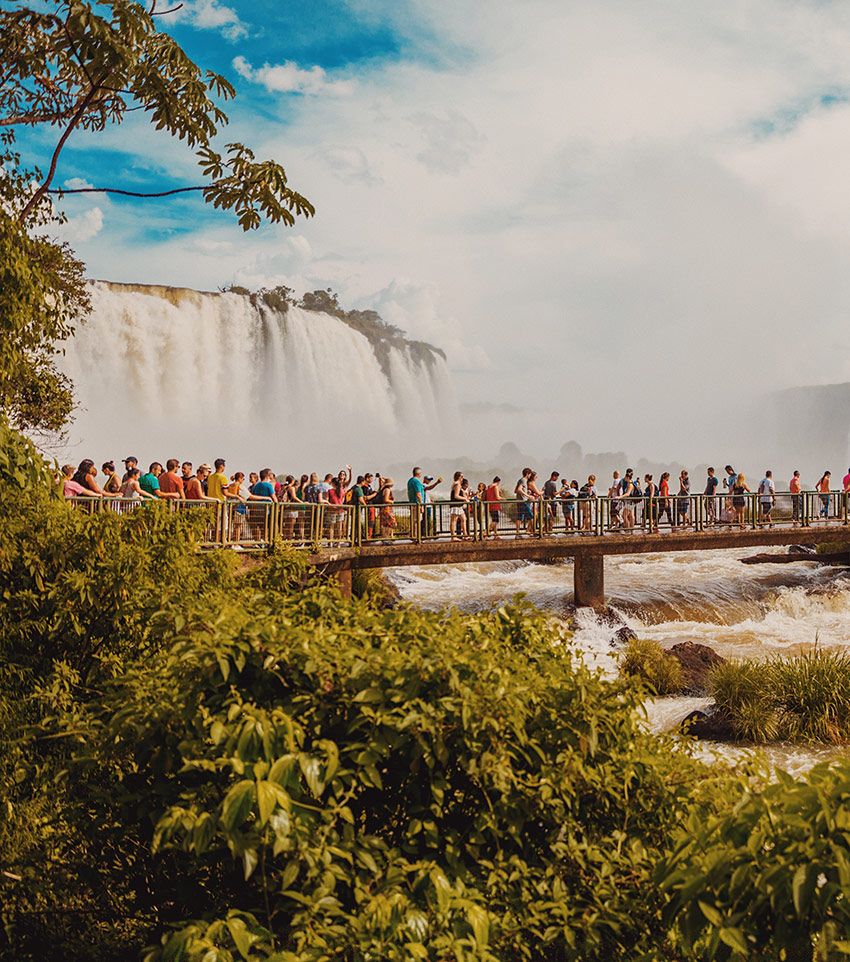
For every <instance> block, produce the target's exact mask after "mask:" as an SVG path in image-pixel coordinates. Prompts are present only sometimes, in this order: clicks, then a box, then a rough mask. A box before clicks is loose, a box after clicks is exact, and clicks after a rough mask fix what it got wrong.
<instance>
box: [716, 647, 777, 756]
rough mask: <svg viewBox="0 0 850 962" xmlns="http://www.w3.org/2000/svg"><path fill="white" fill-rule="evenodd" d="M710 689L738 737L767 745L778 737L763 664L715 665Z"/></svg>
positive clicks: (774, 713)
mask: <svg viewBox="0 0 850 962" xmlns="http://www.w3.org/2000/svg"><path fill="white" fill-rule="evenodd" d="M708 690H709V694H710V695H711V696H712V698H714V703H715V705H716V706H717V711H718V712H719V713H720V714H721V715H722V716H723V717H724V718H726V719H728V720H729V722H730V723H731V725H732V729H733V731H734V732H735V734H736V736H737V737H738V738H740V739H742V740H744V741H753V742H767V741H773V740H774V739H775V738H776V737H777V734H778V732H779V721H778V718H777V713H776V709H775V706H774V703H773V700H772V697H771V692H770V690H769V687H768V685H767V678H766V673H765V669H764V664H763V663H760V662H755V661H727V662H724V663H723V664H720V665H716V666H715V667H714V668H712V669H711V671H710V672H709V675H708Z"/></svg>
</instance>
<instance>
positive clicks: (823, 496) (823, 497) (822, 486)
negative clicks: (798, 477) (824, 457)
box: [815, 471, 832, 521]
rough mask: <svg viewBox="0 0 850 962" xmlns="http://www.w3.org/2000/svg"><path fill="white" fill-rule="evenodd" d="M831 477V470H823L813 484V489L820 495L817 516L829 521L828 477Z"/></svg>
mask: <svg viewBox="0 0 850 962" xmlns="http://www.w3.org/2000/svg"><path fill="white" fill-rule="evenodd" d="M831 477H832V472H830V471H824V473H823V474H822V475H821V479H820V481H818V483H817V484H816V485H815V490H816V491H817V492H818V494H819V495H820V505H821V507H820V511H819V512H818V514H819V516H820V517H821V518H823V519H824V521H829V479H830V478H831Z"/></svg>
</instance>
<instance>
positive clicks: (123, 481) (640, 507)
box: [57, 456, 850, 540]
mask: <svg viewBox="0 0 850 962" xmlns="http://www.w3.org/2000/svg"><path fill="white" fill-rule="evenodd" d="M122 463H123V465H124V471H123V473H119V471H118V470H117V469H116V466H115V462H114V461H107V462H105V463H104V464H103V465H102V466H101V469H100V472H98V469H97V466H96V465H95V463H94V462H93V461H92V460H90V459H85V460H83V461H82V462H80V464H79V465H78V466H77V467H76V468H75V467H74V466H73V465H64V466H63V467H62V473H61V477H60V478H59V479H57V480H58V481H59V482H60V484H61V486H62V492H63V494H64V496H65V497H66V498H117V499H123V500H129V501H141V500H143V499H152V500H156V499H165V500H185V501H190V502H219V503H222V502H224V503H226V502H236V504H237V508H236V510H237V511H239V512H241V513H242V514H246V513H247V506H248V505H249V504H250V503H251V502H260V503H263V502H264V503H266V504H268V503H282V504H284V505H288V506H289V507H288V509H285V510H284V514H285V517H286V518H287V519H288V521H289V522H290V524H289V527H290V528H291V530H289V531H287V532H285V534H287V535H288V536H290V537H300V536H303V530H300V529H303V528H304V526H305V525H306V523H307V521H306V519H305V514H304V509H303V506H306V505H311V504H312V505H326V508H325V513H326V518H327V521H326V525H327V527H328V529H329V536H330V537H331V538H332V539H333V538H334V536H338V537H339V538H342V534H343V527H344V524H345V506H346V505H353V506H355V507H357V506H361V507H362V506H365V507H367V508H368V512H367V513H366V518H367V525H368V531H367V536H368V537H372V536H374V534H375V532H376V531H377V532H380V533H381V535H382V536H390V537H391V536H393V533H394V531H395V529H396V527H397V516H396V509H395V507H394V505H395V504H396V497H395V488H396V482H395V480H394V479H393V478H391V477H385V476H382V475H381V474H380V473H378V472H376V473H374V474H373V473H371V472H366V473H365V474H362V475H357V476H356V477H355V476H354V474H353V473H352V469H351V466H350V465H346V466H345V468H343V469H342V470H340V471H338V472H337V473H336V474H333V473H330V472H329V473H326V474H324V475H319V474H317V473H315V472H314V473H312V474H302V475H300V476H295V475H293V474H278V473H276V472H274V471H273V470H272V469H271V468H263V469H262V470H260V471H255V472H250V473H249V474H248V475H247V476H246V475H245V473H244V472H243V471H236V472H234V473H232V474H229V473H228V471H227V462H226V461H225V459H224V458H218V459H216V461H215V462H214V463H213V465H209V464H201V465H198V467H197V468H196V467H195V466H194V465H193V464H192V463H191V462H190V461H183V462H181V461H180V460H179V459H178V458H171V459H169V460H167V461H166V462H165V466H163V465H162V464H161V463H160V462H159V461H154V462H152V463H151V464H150V465H149V467H148V469H147V471H144V472H143V471H142V470H141V468H140V467H139V460H138V458H136V457H133V456H129V457H126V458H124V460H123V462H122ZM100 475H102V476H103V480H102V481H99V480H98V478H99V477H100ZM442 483H443V478H442V477H434V476H431V475H426V474H423V471H422V469H421V468H420V467H415V468H414V469H413V471H412V474H411V477H410V479H409V480H408V482H407V486H406V496H407V504H409V505H410V506H411V507H410V514H409V516H410V519H411V521H410V524H411V525H414V524H418V525H421V526H422V533H423V535H424V534H426V533H427V532H428V530H429V529H431V528H433V519H434V504H435V502H434V500H433V494H432V492H433V491H434V489H435V488H437V487H438V486H439V485H441V484H442ZM830 486H831V473H830V472H829V471H824V473H823V474H822V475H821V477H820V479H819V480H818V482H817V483H816V484H815V486H814V492H815V493H816V496H817V499H818V501H817V504H818V512H819V516H820V517H821V518H823V519H825V520H826V519H828V518H829V515H830V504H831V487H830ZM838 490H839V491H843V493H844V494H848V495H850V468H848V471H847V474H846V475H845V476H844V478H843V481H842V487H841V488H839V489H838ZM787 491H788V495H789V499H790V520H791V522H792V524H795V525H796V524H799V523H800V522H801V520H802V510H803V509H802V503H803V497H804V488H803V483H802V480H801V477H800V472H799V471H794V473H793V476H792V477H791V479H790V480H789V482H788V488H787ZM695 493H699V494H702V495H703V497H702V498H701V499H698V501H697V500H695V499H694V498H693V497H692V495H693V494H695ZM748 495H749V497H748ZM600 499H604V503H605V504H606V505H607V511H606V512H605V515H604V518H603V522H604V527H605V529H606V530H617V531H625V532H629V531H633V530H634V529H635V528H636V527H637V526H638V525H641V526H642V527H643V528H644V529H648V530H649V531H650V532H654V531H659V530H660V526H661V525H663V526H664V529H665V530H668V531H671V532H675V531H683V530H687V529H688V528H690V527H696V525H697V521H699V523H700V524H701V525H702V526H707V527H711V526H716V525H726V526H729V527H732V526H739V527H744V526H745V523H746V522H745V517H746V515H747V510H748V505H749V506H750V507H751V508H752V506H753V504H755V506H756V507H757V512H758V521H759V523H760V524H763V525H768V526H771V525H773V523H774V517H773V514H774V508H775V506H776V500H777V487H776V484H775V482H774V480H773V472H772V471H765V473H764V477H763V478H762V479H761V480H760V481H759V482H758V483H757V484H756V485H755V486H754V487H751V485H750V482H749V481H748V480H747V477H746V475H745V474H744V473H743V472H742V471H736V470H735V469H734V468H733V467H732V465H730V464H727V465H726V467H725V468H724V475H723V477H722V479H721V478H720V477H718V475H717V472H716V471H715V469H714V468H708V470H707V475H706V478H705V482H704V485H703V486H702V490H699V491H694V490H693V489H692V486H691V479H690V477H689V475H688V472H687V471H686V470H683V471H681V472H680V473H679V476H678V479H676V480H675V481H674V480H673V479H671V476H670V472H668V471H664V472H663V473H662V474H661V475H660V477H659V478H658V481H657V482H656V480H655V479H654V477H653V475H652V474H645V475H644V477H643V479H642V480H641V478H640V477H638V476H636V474H635V472H634V471H633V469H632V468H627V469H626V470H625V471H624V472H623V473H622V474H621V473H620V472H619V471H614V472H613V475H612V477H611V481H610V483H609V484H608V485H607V486H605V485H604V484H600V482H599V480H598V479H597V477H596V475H594V474H591V475H589V476H588V478H587V480H586V481H585V482H584V483H583V484H581V485H580V484H579V482H578V480H575V479H573V480H568V479H567V478H566V477H562V476H561V474H560V472H558V471H552V472H551V473H550V474H549V477H548V478H547V479H546V480H545V481H543V482H542V483H541V481H540V478H539V475H538V473H537V472H536V471H534V470H533V469H532V468H525V469H524V470H523V471H522V474H521V476H520V477H519V479H518V480H517V482H516V484H515V485H514V486H513V488H512V489H511V488H510V487H507V488H506V487H504V486H503V483H502V479H501V478H500V477H498V476H497V477H494V478H493V479H492V481H490V482H489V483H485V482H483V481H482V482H480V483H478V484H477V486H476V487H473V486H472V484H471V483H470V481H469V480H468V479H467V478H466V477H465V476H464V474H463V472H462V471H456V472H455V473H454V476H453V478H452V481H451V489H450V493H449V497H448V500H447V502H445V503H447V506H448V518H449V525H448V526H449V535H450V537H451V538H452V540H455V539H461V540H462V539H466V538H469V537H470V530H471V524H472V518H473V512H474V513H475V517H476V518H477V520H478V521H479V522H480V523H481V526H482V528H483V529H484V533H485V534H486V535H487V536H489V537H493V538H498V537H499V536H500V535H501V534H504V533H505V526H506V522H507V527H508V530H510V529H511V527H513V528H515V533H516V537H524V536H526V535H533V534H539V533H540V532H541V531H542V532H543V533H553V532H554V531H556V530H558V529H560V530H563V531H567V532H570V531H576V532H579V533H580V532H582V531H590V530H591V529H592V528H593V527H594V525H597V526H598V525H599V521H600V517H601V516H600V514H599V508H598V504H599V502H600ZM697 503H698V504H699V506H700V507H699V510H700V512H701V516H700V518H699V519H696V518H695V517H694V516H693V515H694V510H695V505H696V504H697Z"/></svg>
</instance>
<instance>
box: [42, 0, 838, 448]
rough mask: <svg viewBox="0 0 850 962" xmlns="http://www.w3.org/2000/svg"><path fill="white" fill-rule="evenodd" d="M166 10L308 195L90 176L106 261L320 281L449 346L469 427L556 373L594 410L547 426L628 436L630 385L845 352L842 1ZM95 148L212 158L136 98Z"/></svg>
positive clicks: (147, 271) (180, 173)
mask: <svg viewBox="0 0 850 962" xmlns="http://www.w3.org/2000/svg"><path fill="white" fill-rule="evenodd" d="M168 19H169V29H171V30H173V31H174V33H175V34H176V35H177V36H178V37H179V39H180V40H181V42H183V43H184V44H185V46H186V48H187V50H188V51H189V52H190V54H192V55H193V56H194V57H195V58H196V59H197V60H198V61H199V62H201V63H202V64H203V65H205V66H210V67H212V68H214V69H216V70H219V71H221V72H223V73H225V74H226V75H227V76H229V77H230V78H231V79H232V80H233V81H234V82H235V84H236V86H237V89H238V98H237V100H236V101H235V102H233V103H232V104H230V105H229V106H228V112H229V114H230V116H231V121H232V123H231V126H230V128H229V129H228V131H227V134H226V136H227V137H231V138H234V139H239V140H243V141H245V142H247V143H250V144H251V145H252V146H254V147H255V148H256V149H257V153H258V155H259V156H273V157H275V158H276V159H278V160H279V161H280V162H282V163H283V164H284V165H285V167H286V169H287V172H288V175H289V177H290V181H291V183H292V184H293V186H294V187H295V188H296V189H298V190H300V191H301V192H303V193H305V194H306V195H307V196H308V197H310V199H311V200H312V201H313V202H314V203H315V204H316V208H317V216H316V218H315V219H313V220H310V221H302V222H299V223H298V224H297V225H296V226H295V227H294V228H291V229H285V228H282V227H264V228H262V229H261V230H259V231H257V232H253V233H251V234H249V235H244V234H242V233H241V232H240V231H239V229H238V228H237V227H236V225H235V223H234V222H233V220H232V218H231V217H229V216H228V215H222V214H218V213H216V212H213V211H210V210H208V209H205V208H204V206H203V205H202V204H201V203H199V202H198V200H197V198H191V199H182V200H177V201H169V202H167V203H155V204H153V203H148V202H145V203H132V202H121V201H118V200H116V199H110V198H105V197H93V196H88V197H85V198H74V199H72V200H69V202H68V205H67V207H68V213H69V216H70V223H69V225H68V226H67V228H66V236H67V237H68V238H69V240H71V242H72V243H73V244H74V245H75V246H76V247H77V249H78V250H79V251H80V253H81V255H82V256H83V257H84V258H85V259H86V261H87V264H88V266H89V270H90V272H91V273H92V275H94V276H98V277H106V278H109V279H114V280H124V281H147V282H160V283H170V284H177V285H185V286H194V287H198V288H203V289H215V288H217V287H219V286H222V285H225V284H229V283H238V284H244V285H245V286H249V287H258V286H263V285H265V286H269V285H273V284H278V283H286V284H288V285H289V286H291V287H294V288H295V289H296V290H298V291H302V290H306V289H314V288H317V287H328V286H330V287H333V288H334V289H335V290H337V291H339V292H340V296H341V299H342V301H343V302H344V303H348V304H351V305H353V306H372V307H376V308H377V309H378V310H380V311H381V312H382V313H383V314H384V315H385V316H386V318H387V320H389V321H391V322H392V323H395V324H397V325H398V326H400V327H402V328H404V329H406V330H408V331H409V332H410V333H411V334H413V335H414V336H416V337H421V338H424V339H428V340H431V341H433V342H435V343H437V344H439V345H440V346H441V347H443V348H445V349H446V351H447V353H448V357H449V362H450V365H451V367H452V370H453V372H454V377H455V381H456V386H457V390H458V394H459V397H460V400H461V402H466V401H469V402H473V403H475V404H476V405H477V410H479V411H481V410H486V409H487V406H488V405H492V408H493V411H494V412H499V413H498V417H499V418H500V419H501V421H500V423H496V424H491V425H490V426H489V427H487V428H486V432H485V429H484V427H483V426H482V425H479V424H478V423H477V422H476V423H475V424H474V425H473V426H472V427H473V431H474V432H475V433H476V434H479V433H480V434H481V436H482V437H483V436H484V434H485V433H486V434H487V436H488V437H489V436H491V435H492V436H493V437H494V438H497V437H498V438H500V439H501V440H504V438H507V437H513V438H514V439H516V440H521V438H522V434H523V432H525V434H528V435H532V434H535V433H536V434H539V435H541V436H542V435H545V434H546V433H547V430H548V429H547V427H546V424H545V419H544V420H541V418H540V417H538V416H537V412H538V410H539V408H540V398H541V397H542V398H544V399H547V400H548V401H549V403H550V405H552V406H553V409H555V410H560V405H564V407H565V412H566V413H565V415H564V416H565V417H569V416H570V412H574V411H576V410H580V411H581V417H580V420H581V423H580V424H578V425H576V427H575V429H574V430H572V429H569V428H567V427H564V428H563V429H562V428H559V429H558V431H557V437H558V438H559V439H562V438H563V437H564V436H566V435H567V434H572V435H574V436H576V437H579V438H580V439H581V438H588V437H597V438H598V437H604V438H606V439H607V441H606V443H607V444H608V445H609V446H610V447H612V448H617V447H628V448H629V449H631V450H634V449H636V447H639V446H641V444H642V433H643V434H645V436H646V438H647V439H649V438H652V439H655V438H657V431H656V427H655V424H654V423H647V424H646V425H644V424H642V423H640V422H639V423H637V424H635V423H634V418H625V417H624V416H623V414H622V405H623V403H624V401H623V399H624V398H629V399H640V403H641V404H642V405H643V406H644V407H645V408H646V409H647V410H651V411H659V410H665V409H667V408H670V407H674V408H675V407H676V406H679V407H681V406H682V405H685V404H693V405H696V406H697V407H699V406H702V407H704V408H713V407H715V406H716V405H717V404H718V398H719V397H720V395H721V392H722V391H725V389H726V387H727V386H728V385H730V384H731V385H734V386H735V390H738V391H740V392H741V396H742V397H744V396H747V397H755V396H758V394H759V393H761V392H764V391H768V390H772V389H774V388H779V387H784V386H790V385H793V384H805V383H825V382H830V381H842V380H848V379H850V325H848V323H847V311H848V303H850V270H848V266H850V265H848V255H850V188H848V186H847V178H846V176H845V174H844V171H845V169H846V159H847V157H848V155H850V102H848V91H850V5H847V4H846V3H840V2H830V0H799V2H791V0H738V2H736V3H734V4H718V5H709V4H682V3H680V2H677V0H646V2H644V3H641V4H634V3H633V2H631V0H606V3H604V4H587V3H583V2H578V0H524V2H522V3H516V2H513V0H511V2H508V0H457V2H452V3H448V2H447V0H396V2H391V0H327V2H325V0H314V2H311V3H310V2H302V0H296V2H287V3H283V4H279V3H273V2H271V0H252V2H246V0H227V2H220V0H192V2H190V3H187V5H186V6H185V7H184V8H183V9H182V10H181V12H180V13H179V14H178V15H177V17H173V18H168ZM24 142H25V143H26V144H27V146H33V147H35V146H36V145H35V143H34V141H32V140H28V141H24ZM104 177H106V178H108V180H109V182H110V183H112V184H115V185H118V186H134V187H141V186H142V185H145V184H148V185H150V186H151V187H161V186H162V185H164V184H169V185H171V184H187V183H194V182H196V175H195V171H194V169H193V161H192V157H191V154H190V153H189V152H188V151H186V150H185V148H184V147H183V146H182V145H180V144H177V143H174V142H171V141H169V139H168V138H165V137H162V136H161V135H157V134H155V133H154V132H152V131H151V130H150V129H148V128H147V127H146V126H145V124H144V122H143V120H142V119H141V118H139V117H138V115H136V116H134V117H133V118H132V119H131V120H130V122H128V124H127V125H126V126H125V127H123V128H121V129H120V130H117V131H110V132H109V133H108V134H105V135H102V136H100V137H97V138H85V137H80V138H74V140H73V142H72V145H71V147H70V149H69V150H68V152H67V154H66V156H65V157H64V158H63V162H62V167H61V171H60V180H61V181H63V182H64V181H66V180H69V179H73V178H79V179H81V180H84V181H86V182H89V183H94V182H98V183H99V182H102V181H103V179H104ZM812 329H816V330H817V332H818V334H817V336H816V337H810V336H808V335H805V334H803V333H801V332H807V331H811V330H812ZM801 337H803V339H804V344H805V349H804V350H800V351H789V349H788V345H789V344H796V343H799V341H800V338H801ZM754 358H757V359H758V363H757V364H753V359H754ZM697 360H698V361H699V364H698V365H697V366H696V367H695V363H696V361H697ZM695 370H699V371H701V372H708V373H707V374H706V375H704V376H699V377H695V376H694V371H695ZM636 403H637V402H636V401H632V400H630V401H629V402H628V405H629V407H630V408H631V409H634V407H635V405H636ZM504 404H508V405H511V406H512V407H513V408H516V409H518V411H519V412H520V413H519V414H517V415H516V419H515V421H514V422H513V423H508V422H509V420H510V418H509V416H508V415H506V414H505V413H504V408H503V407H501V408H500V406H503V405H504ZM544 406H545V405H544ZM650 421H651V419H650ZM647 443H649V442H647ZM648 453H651V452H648Z"/></svg>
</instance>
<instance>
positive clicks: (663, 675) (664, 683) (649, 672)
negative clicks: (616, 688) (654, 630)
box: [620, 638, 684, 695]
mask: <svg viewBox="0 0 850 962" xmlns="http://www.w3.org/2000/svg"><path fill="white" fill-rule="evenodd" d="M620 674H621V675H625V676H627V677H629V678H641V679H642V680H643V681H645V682H646V684H647V686H648V687H649V688H650V689H652V691H653V692H654V693H655V694H656V695H674V694H676V693H677V692H679V691H681V690H682V685H683V684H684V678H683V676H682V665H681V663H680V662H679V660H678V659H677V658H675V657H674V656H673V655H670V654H668V653H667V652H666V651H665V650H664V649H663V648H662V647H661V645H659V644H658V642H657V641H651V640H650V639H649V638H632V639H631V641H629V643H628V644H627V645H626V647H625V648H624V649H623V654H622V656H621V657H620Z"/></svg>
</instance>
